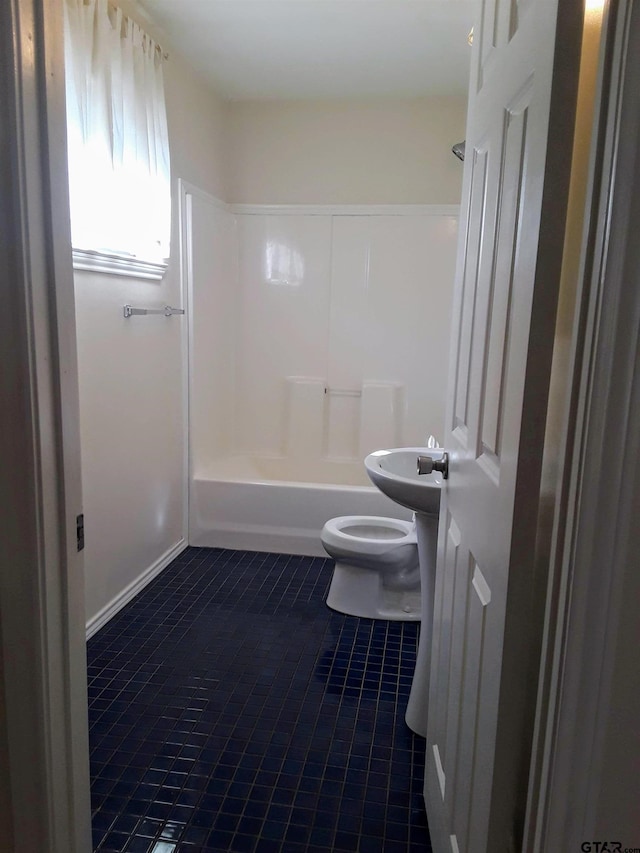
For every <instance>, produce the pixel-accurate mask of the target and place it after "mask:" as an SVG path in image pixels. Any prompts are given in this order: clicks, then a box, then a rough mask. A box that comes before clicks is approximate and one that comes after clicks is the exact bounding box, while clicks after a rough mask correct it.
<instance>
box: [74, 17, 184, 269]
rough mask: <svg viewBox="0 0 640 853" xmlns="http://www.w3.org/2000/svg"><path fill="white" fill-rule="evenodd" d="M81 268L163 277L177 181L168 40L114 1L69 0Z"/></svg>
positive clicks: (76, 214)
mask: <svg viewBox="0 0 640 853" xmlns="http://www.w3.org/2000/svg"><path fill="white" fill-rule="evenodd" d="M64 8H65V66H66V88H67V134H68V150H69V196H70V206H71V239H72V243H73V250H74V266H75V267H77V268H81V269H82V268H83V269H97V270H101V271H103V272H115V273H118V272H119V273H124V274H127V275H139V276H142V277H146V278H161V277H162V274H163V272H164V270H165V268H166V264H167V260H168V257H169V241H170V230H171V184H170V173H169V144H168V134H167V119H166V110H165V103H164V86H163V81H162V62H163V56H162V51H161V49H160V47H159V46H158V45H157V44H156V43H155V42H154V41H153V40H152V39H151V38H150V37H149V36H148V35H147V33H145V32H144V31H143V30H142V29H141V28H140V27H139V26H138V25H137V24H136V23H135V22H134V21H132V20H131V19H130V18H128V17H127V16H126V15H124V14H123V12H122V10H121V9H118V8H116V7H114V6H112V5H111V4H110V3H108V0H65V3H64Z"/></svg>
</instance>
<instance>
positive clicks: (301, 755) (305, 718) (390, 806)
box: [88, 548, 431, 853]
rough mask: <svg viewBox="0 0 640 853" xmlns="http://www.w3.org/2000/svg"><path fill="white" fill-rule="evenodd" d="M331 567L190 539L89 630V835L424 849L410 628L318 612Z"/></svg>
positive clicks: (237, 847) (116, 843)
mask: <svg viewBox="0 0 640 853" xmlns="http://www.w3.org/2000/svg"><path fill="white" fill-rule="evenodd" d="M331 570H332V563H331V561H330V560H324V559H320V558H311V557H291V556H283V555H274V554H257V553H249V552H244V551H228V550H218V549H206V548H188V549H187V550H186V551H184V552H183V553H182V554H181V555H180V556H179V557H178V558H177V559H176V560H175V561H174V562H173V563H172V564H171V566H169V567H168V568H167V569H165V571H164V572H163V573H162V574H161V575H160V576H159V577H158V578H156V579H155V580H154V581H153V582H152V583H151V584H150V585H149V586H148V587H146V589H144V590H143V591H142V592H141V593H140V594H139V595H138V596H137V597H136V598H135V600H134V601H132V602H131V603H130V604H129V605H128V606H127V607H126V608H124V609H123V610H122V611H120V613H119V614H118V615H117V616H115V617H114V618H113V619H112V620H111V621H110V622H109V623H108V625H106V626H105V627H104V628H103V629H102V630H101V631H100V632H99V633H98V634H96V635H95V636H94V637H92V638H91V640H90V641H89V644H88V666H89V724H90V742H91V776H92V788H91V792H92V804H93V838H94V847H95V849H96V850H100V851H130V853H197V851H202V853H204V851H246V853H254V851H255V853H258V851H259V853H262V851H269V853H271V851H274V853H275V852H276V851H280V852H281V853H302V851H327V850H334V851H347V850H350V851H354V850H355V851H360V853H377V851H382V853H395V852H396V851H398V853H400V851H405V853H407V851H408V853H417V851H425V850H430V849H431V847H430V843H429V835H428V830H427V823H426V817H425V814H424V806H423V800H422V791H421V789H422V776H423V767H424V741H422V740H421V739H420V738H416V737H415V736H414V735H412V733H411V732H410V731H409V730H408V729H407V727H406V725H405V723H404V709H405V707H406V702H407V697H408V693H409V687H410V684H411V676H412V672H413V665H414V661H415V653H416V645H417V626H416V625H415V623H413V624H412V623H408V622H405V623H400V622H383V621H372V620H367V619H357V618H355V617H351V616H342V615H340V614H338V613H334V612H333V611H331V610H329V609H328V608H327V606H326V605H325V603H324V599H325V596H326V592H327V588H328V585H329V582H330V580H331Z"/></svg>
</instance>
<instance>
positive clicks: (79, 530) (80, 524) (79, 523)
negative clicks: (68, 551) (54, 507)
mask: <svg viewBox="0 0 640 853" xmlns="http://www.w3.org/2000/svg"><path fill="white" fill-rule="evenodd" d="M76 543H77V546H78V551H82V549H83V548H84V513H82V512H81V513H80V515H77V516H76Z"/></svg>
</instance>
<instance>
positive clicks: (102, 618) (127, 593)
mask: <svg viewBox="0 0 640 853" xmlns="http://www.w3.org/2000/svg"><path fill="white" fill-rule="evenodd" d="M187 544H188V543H187V542H186V540H185V539H180V541H179V542H176V544H175V545H173V546H172V547H171V548H169V550H168V551H165V552H164V554H162V556H161V557H158V559H157V560H156V561H155V563H152V564H151V565H150V566H149V568H148V569H145V571H144V572H143V573H142V574H141V575H139V576H138V577H137V578H136V579H135V580H133V581H131V583H130V584H129V585H128V586H126V587H125V588H124V589H123V590H122V592H120V593H118V595H116V597H115V598H113V599H112V600H111V601H110V602H109V603H108V604H106V605H105V606H104V607H103V608H102V610H99V611H98V612H97V613H96V615H95V616H92V617H91V619H89V621H88V622H87V640H88V639H89V637H92V636H93V635H94V634H95V633H96V632H97V631H99V630H100V628H102V627H103V625H106V624H107V622H108V621H109V620H110V619H112V618H113V617H114V616H115V615H116V613H117V612H118V611H119V610H122V608H123V607H124V606H125V604H128V603H129V602H130V601H131V599H132V598H134V597H135V596H136V595H137V594H138V593H139V592H140V590H141V589H144V587H145V586H146V585H147V584H148V583H150V582H151V581H152V580H153V579H154V578H155V577H156V575H159V574H160V572H161V571H162V570H163V569H166V567H167V566H168V565H169V563H170V562H171V561H172V560H174V559H175V558H176V557H177V556H178V554H181V553H182V552H183V551H184V549H185V548H186V547H187Z"/></svg>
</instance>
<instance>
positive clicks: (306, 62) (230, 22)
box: [139, 0, 476, 100]
mask: <svg viewBox="0 0 640 853" xmlns="http://www.w3.org/2000/svg"><path fill="white" fill-rule="evenodd" d="M139 3H140V5H141V6H142V7H143V9H144V10H145V11H146V12H147V14H148V15H149V16H150V17H151V18H152V20H153V21H154V22H155V23H156V24H158V25H159V26H160V28H161V29H162V30H164V31H165V33H167V40H168V42H169V45H173V46H174V47H175V49H177V50H179V51H180V52H181V53H183V54H184V55H185V56H187V57H188V58H189V59H190V60H191V61H192V63H193V64H194V65H195V66H196V68H197V69H199V70H200V72H201V73H202V74H203V75H204V76H205V77H206V78H208V79H209V80H210V81H211V83H212V84H213V86H214V88H215V89H216V90H217V91H218V92H219V93H220V94H221V95H222V96H223V97H225V98H229V99H234V100H246V99H275V98H278V99H281V98H282V99H288V98H359V97H371V96H378V97H379V96H388V97H421V96H424V95H456V94H461V95H462V94H466V91H467V82H468V76H469V58H470V53H471V50H470V48H469V46H468V44H467V35H468V33H469V30H470V29H471V26H472V25H473V15H474V11H475V8H476V3H475V2H467V0H139Z"/></svg>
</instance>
